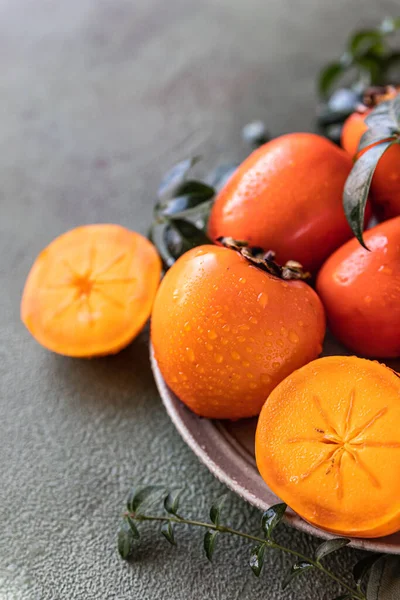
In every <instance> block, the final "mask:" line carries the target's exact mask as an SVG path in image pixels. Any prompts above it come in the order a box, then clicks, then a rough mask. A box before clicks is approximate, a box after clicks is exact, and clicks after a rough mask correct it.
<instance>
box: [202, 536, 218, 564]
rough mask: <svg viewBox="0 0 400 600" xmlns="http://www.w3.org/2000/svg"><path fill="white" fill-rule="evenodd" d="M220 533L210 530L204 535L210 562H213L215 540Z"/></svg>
mask: <svg viewBox="0 0 400 600" xmlns="http://www.w3.org/2000/svg"><path fill="white" fill-rule="evenodd" d="M217 535H218V531H213V530H212V529H209V530H208V531H206V533H205V535H204V550H205V553H206V556H207V558H208V560H210V561H211V560H212V557H213V554H214V550H215V540H216V538H217Z"/></svg>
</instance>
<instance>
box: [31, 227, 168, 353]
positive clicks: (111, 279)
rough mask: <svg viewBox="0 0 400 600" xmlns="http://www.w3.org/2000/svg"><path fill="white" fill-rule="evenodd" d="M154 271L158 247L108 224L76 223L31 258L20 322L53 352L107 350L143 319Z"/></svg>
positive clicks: (128, 337)
mask: <svg viewBox="0 0 400 600" xmlns="http://www.w3.org/2000/svg"><path fill="white" fill-rule="evenodd" d="M160 276H161V260H160V258H159V256H158V254H157V251H156V249H155V247H154V246H153V244H151V243H150V242H149V240H147V239H146V238H145V237H143V236H142V235H140V234H139V233H136V232H134V231H130V230H128V229H125V227H121V226H120V225H114V224H96V225H84V226H82V227H77V228H75V229H72V230H71V231H67V232H66V233H64V234H62V235H60V236H59V237H57V238H56V239H54V240H53V241H52V242H51V243H50V244H49V245H48V246H47V248H45V249H44V250H42V252H41V253H40V254H39V256H38V257H37V258H36V260H35V261H34V264H33V265H32V268H31V270H30V273H29V275H28V278H27V280H26V283H25V288H24V292H23V295H22V300H21V319H22V321H23V323H24V324H25V326H26V327H27V329H28V330H29V331H30V333H31V334H32V336H33V337H34V338H35V339H36V341H38V342H39V343H40V344H41V345H42V346H44V347H45V348H47V349H48V350H52V351H53V352H57V353H58V354H63V355H66V356H74V357H82V358H83V357H87V358H90V357H93V356H103V355H106V354H114V353H116V352H118V351H119V350H121V349H122V348H124V347H125V346H127V345H128V344H129V343H130V342H131V341H132V340H133V339H134V338H135V336H136V335H137V334H138V333H139V332H140V331H141V329H142V328H143V326H144V324H145V323H146V321H147V319H148V318H149V316H150V312H151V307H152V304H153V300H154V297H155V294H156V290H157V287H158V284H159V282H160Z"/></svg>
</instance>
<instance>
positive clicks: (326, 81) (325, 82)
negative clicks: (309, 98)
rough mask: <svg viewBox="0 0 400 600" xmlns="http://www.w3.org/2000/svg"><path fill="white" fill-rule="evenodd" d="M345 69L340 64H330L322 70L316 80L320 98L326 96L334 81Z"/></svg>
mask: <svg viewBox="0 0 400 600" xmlns="http://www.w3.org/2000/svg"><path fill="white" fill-rule="evenodd" d="M345 69H346V67H345V66H344V65H343V64H341V63H340V62H335V63H330V64H329V65H327V66H326V67H325V68H324V69H322V71H321V73H320V74H319V78H318V90H319V93H320V94H321V96H326V95H327V94H328V93H329V91H330V90H331V88H332V87H333V85H334V84H335V83H336V81H337V80H338V79H339V77H340V76H341V75H343V73H344V72H345Z"/></svg>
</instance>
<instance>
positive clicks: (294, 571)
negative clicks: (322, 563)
mask: <svg viewBox="0 0 400 600" xmlns="http://www.w3.org/2000/svg"><path fill="white" fill-rule="evenodd" d="M310 569H314V565H312V564H311V563H309V562H307V561H306V560H302V561H300V562H298V563H295V564H294V565H293V566H292V567H291V569H290V571H289V572H288V574H287V575H286V577H285V579H284V580H283V583H282V587H283V589H285V588H287V586H288V585H289V583H290V582H291V581H292V580H293V579H294V578H295V577H298V576H299V575H301V574H302V573H305V572H306V571H309V570H310Z"/></svg>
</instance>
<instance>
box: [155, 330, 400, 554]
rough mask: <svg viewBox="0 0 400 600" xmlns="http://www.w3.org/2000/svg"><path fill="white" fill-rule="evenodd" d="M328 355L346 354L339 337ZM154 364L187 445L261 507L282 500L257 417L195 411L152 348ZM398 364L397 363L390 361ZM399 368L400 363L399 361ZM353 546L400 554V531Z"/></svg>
mask: <svg viewBox="0 0 400 600" xmlns="http://www.w3.org/2000/svg"><path fill="white" fill-rule="evenodd" d="M324 350H325V351H324V355H325V356H326V355H332V354H345V352H344V351H343V348H341V347H340V346H339V345H338V344H337V342H336V341H334V340H333V339H330V340H329V339H328V341H327V342H326V343H325V348H324ZM150 354H151V364H152V369H153V373H154V377H155V380H156V384H157V387H158V390H159V392H160V395H161V398H162V401H163V403H164V406H165V408H166V409H167V412H168V414H169V416H170V418H171V420H172V422H173V424H174V425H175V427H176V429H177V430H178V432H179V433H180V435H181V436H182V437H183V439H184V440H185V442H186V443H187V445H188V446H189V447H190V448H191V449H192V450H193V452H194V453H195V454H196V455H197V456H198V457H199V458H200V460H201V461H202V462H203V463H204V464H205V465H206V466H207V467H208V469H209V470H210V471H211V473H213V474H214V475H215V476H216V477H217V478H218V479H219V480H220V481H222V482H223V483H225V484H226V485H227V486H228V487H229V488H230V489H231V490H233V491H234V492H236V493H237V494H239V496H241V497H242V498H244V499H245V500H247V501H248V502H250V504H253V505H254V506H256V507H257V508H259V509H261V510H266V509H267V508H269V507H270V506H272V505H273V504H276V503H277V502H279V501H280V500H279V498H278V497H277V496H275V494H273V493H272V492H271V490H270V489H269V488H268V487H267V485H266V484H265V483H264V481H263V480H262V479H261V477H260V475H259V474H258V471H257V467H256V462H255V458H254V434H255V428H256V424H257V419H243V420H241V421H235V422H229V421H212V420H209V419H203V418H201V417H198V416H197V415H195V414H194V413H192V412H191V411H190V410H189V409H188V408H186V406H185V405H184V404H183V403H182V402H180V400H178V398H177V397H176V396H175V394H174V393H173V392H172V391H171V390H170V389H169V388H168V386H167V385H166V383H165V381H164V379H163V377H162V375H161V373H160V370H159V368H158V366H157V362H156V360H155V358H154V355H153V352H152V350H150ZM390 366H391V367H395V366H396V365H394V364H393V363H392V364H391V365H390ZM397 368H399V365H397ZM286 520H287V521H288V522H289V524H290V525H292V526H293V527H296V528H297V529H300V530H301V531H305V532H306V533H309V534H311V535H314V536H317V537H320V538H324V539H329V538H331V537H333V536H332V535H330V534H328V533H326V532H324V531H322V530H320V529H317V528H315V527H313V526H312V525H310V524H309V523H307V522H306V521H304V520H303V519H302V518H301V517H299V516H298V515H297V514H296V513H294V512H293V511H291V510H288V511H287V513H286ZM351 546H353V547H354V548H361V549H363V550H372V551H374V552H387V553H390V554H400V532H398V533H395V534H393V535H391V536H387V537H383V538H374V539H359V538H353V539H352V541H351Z"/></svg>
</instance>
